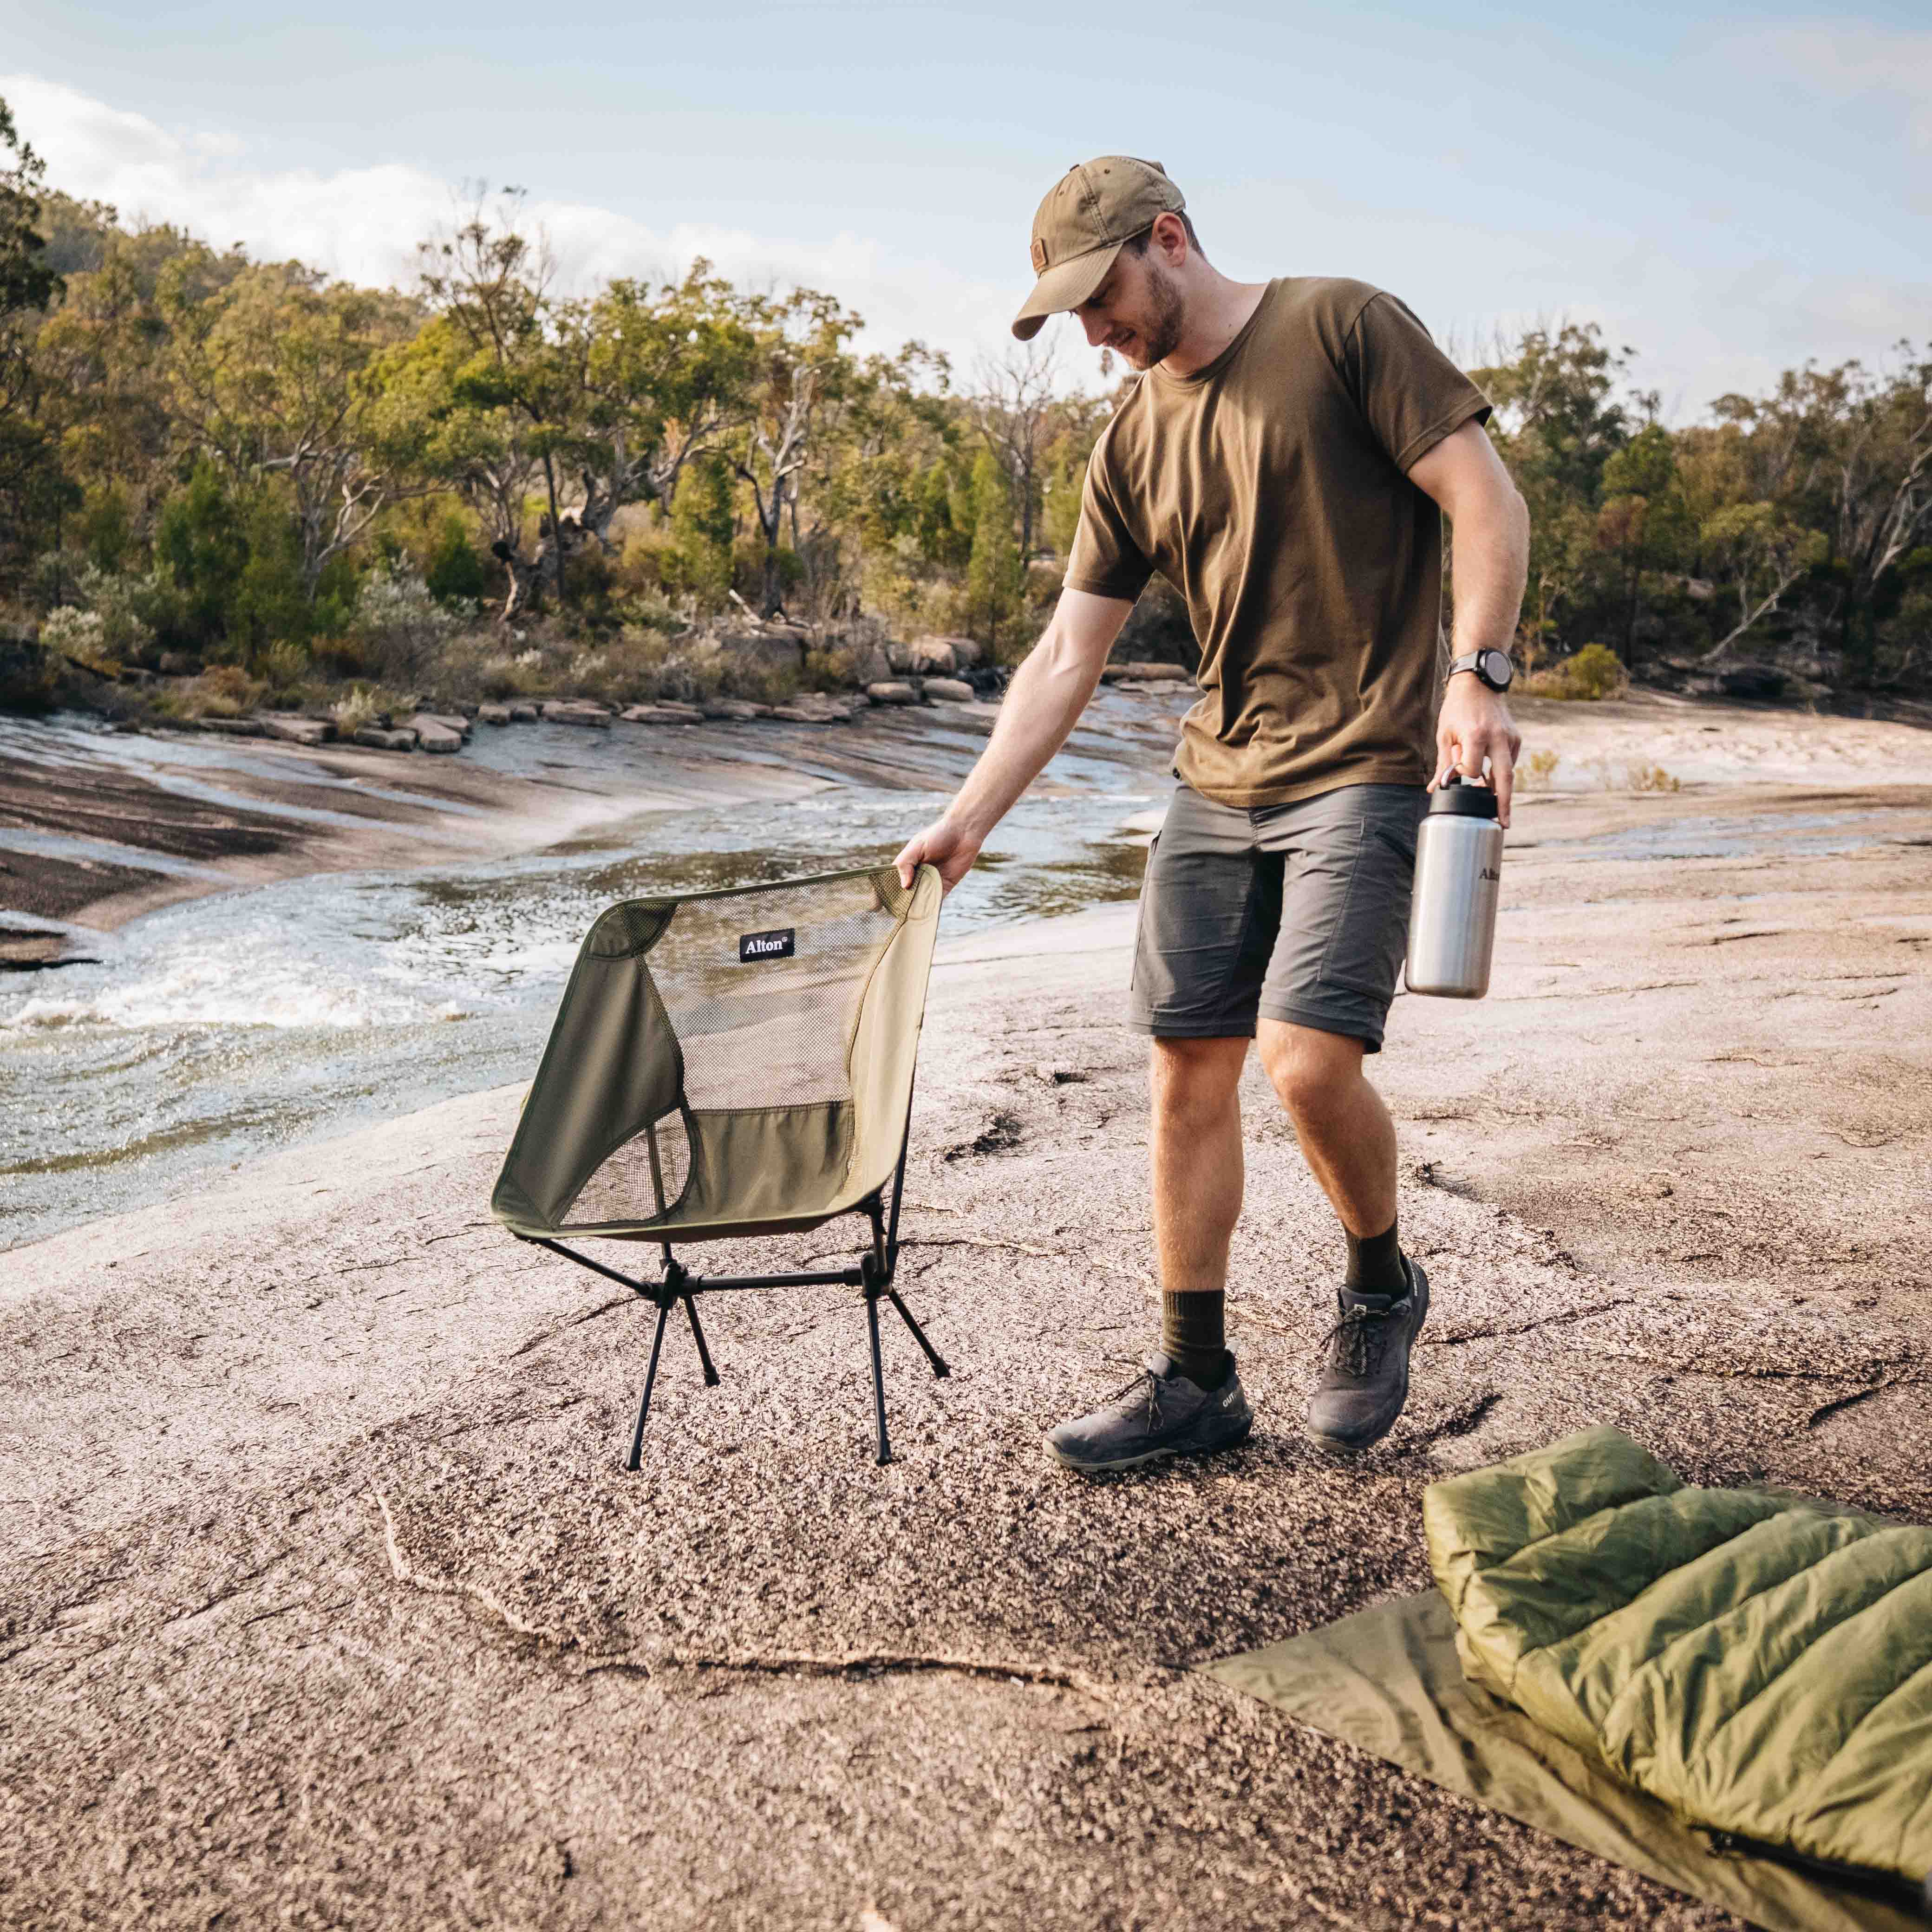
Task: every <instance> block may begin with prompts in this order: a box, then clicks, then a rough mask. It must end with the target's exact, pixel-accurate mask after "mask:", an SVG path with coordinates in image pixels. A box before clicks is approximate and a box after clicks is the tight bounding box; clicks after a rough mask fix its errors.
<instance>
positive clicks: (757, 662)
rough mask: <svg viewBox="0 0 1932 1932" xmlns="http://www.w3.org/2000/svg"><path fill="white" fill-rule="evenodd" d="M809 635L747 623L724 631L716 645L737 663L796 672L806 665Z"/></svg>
mask: <svg viewBox="0 0 1932 1932" xmlns="http://www.w3.org/2000/svg"><path fill="white" fill-rule="evenodd" d="M810 641H811V640H810V638H809V637H808V636H807V634H805V632H804V631H801V630H799V629H796V628H794V627H793V625H790V624H757V625H751V624H746V625H740V626H739V627H737V628H734V629H732V630H729V631H719V632H718V636H717V646H718V649H719V650H720V651H722V652H725V653H726V654H727V655H729V656H730V658H732V659H733V660H734V661H736V662H737V663H739V664H751V665H753V666H755V667H757V669H759V670H790V671H795V670H797V669H798V668H799V666H800V665H801V664H803V663H804V661H805V646H806V645H807V644H808V643H810Z"/></svg>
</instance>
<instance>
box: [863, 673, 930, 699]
mask: <svg viewBox="0 0 1932 1932" xmlns="http://www.w3.org/2000/svg"><path fill="white" fill-rule="evenodd" d="M865 695H866V696H867V697H869V698H870V699H871V700H872V702H873V703H874V704H916V703H918V702H919V693H918V692H917V691H915V690H913V688H912V686H911V685H909V684H901V683H899V682H897V681H896V680H895V679H880V681H879V682H877V683H875V684H868V685H866V687H865Z"/></svg>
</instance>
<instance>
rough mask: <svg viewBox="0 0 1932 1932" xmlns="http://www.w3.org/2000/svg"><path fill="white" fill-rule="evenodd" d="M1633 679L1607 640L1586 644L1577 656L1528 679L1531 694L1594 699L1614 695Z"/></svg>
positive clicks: (1536, 673) (1534, 695) (1538, 672)
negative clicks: (1600, 642)
mask: <svg viewBox="0 0 1932 1932" xmlns="http://www.w3.org/2000/svg"><path fill="white" fill-rule="evenodd" d="M1629 682H1630V673H1628V671H1626V670H1625V669H1624V667H1623V665H1622V663H1621V662H1620V661H1619V659H1618V657H1617V654H1616V652H1615V651H1613V650H1612V649H1610V648H1609V646H1607V645H1604V644H1586V645H1585V646H1583V649H1581V650H1580V651H1579V652H1577V653H1576V655H1574V657H1569V658H1565V659H1564V661H1562V663H1561V664H1552V665H1551V666H1550V667H1549V669H1548V670H1540V671H1537V672H1535V673H1533V674H1532V676H1530V678H1529V679H1528V685H1529V691H1530V694H1531V695H1532V697H1559V698H1567V699H1577V700H1584V701H1586V702H1594V701H1595V700H1597V699H1598V698H1604V697H1616V695H1617V694H1619V692H1620V691H1622V690H1623V689H1624V688H1625V686H1626V685H1628V683H1629Z"/></svg>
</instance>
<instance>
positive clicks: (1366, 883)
mask: <svg viewBox="0 0 1932 1932" xmlns="http://www.w3.org/2000/svg"><path fill="white" fill-rule="evenodd" d="M1334 831H1335V832H1336V834H1337V849H1336V850H1334V852H1332V853H1331V855H1330V862H1331V864H1332V865H1335V866H1336V868H1337V869H1338V870H1345V871H1346V880H1345V882H1344V883H1343V890H1342V892H1340V895H1339V900H1340V903H1339V908H1338V910H1337V911H1336V913H1334V916H1333V919H1332V922H1331V925H1330V926H1329V929H1328V943H1327V944H1326V945H1325V946H1324V947H1323V948H1322V966H1321V978H1322V984H1323V985H1325V986H1335V987H1338V988H1340V989H1343V990H1344V991H1346V992H1352V993H1361V994H1363V995H1367V997H1368V998H1371V999H1375V1000H1379V1001H1382V1003H1383V1004H1384V1005H1385V1006H1386V1004H1388V1001H1391V999H1393V998H1394V997H1395V981H1396V974H1397V973H1398V972H1399V971H1400V970H1401V966H1402V956H1403V951H1404V950H1405V949H1406V947H1407V945H1408V943H1409V895H1410V892H1411V889H1412V886H1413V885H1414V883H1415V845H1414V844H1413V842H1412V841H1409V842H1405V841H1404V840H1403V837H1402V835H1401V834H1400V832H1397V830H1396V829H1394V828H1393V827H1391V826H1383V825H1378V824H1373V823H1370V821H1369V820H1366V819H1356V820H1352V821H1348V822H1345V823H1343V824H1340V825H1338V826H1336V827H1335V828H1334Z"/></svg>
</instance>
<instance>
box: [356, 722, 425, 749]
mask: <svg viewBox="0 0 1932 1932" xmlns="http://www.w3.org/2000/svg"><path fill="white" fill-rule="evenodd" d="M350 735H351V736H352V737H353V739H354V741H355V742H356V743H357V744H359V745H368V747H369V748H370V749H371V751H414V750H415V749H416V733H414V732H413V731H407V730H403V729H402V728H401V727H400V726H399V727H397V728H396V729H395V730H386V729H385V728H384V727H383V726H382V725H380V724H360V725H358V726H357V727H356V730H354V731H353V733H351V734H350Z"/></svg>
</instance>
